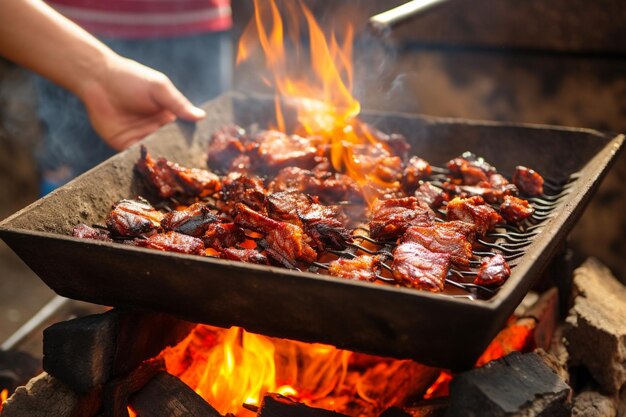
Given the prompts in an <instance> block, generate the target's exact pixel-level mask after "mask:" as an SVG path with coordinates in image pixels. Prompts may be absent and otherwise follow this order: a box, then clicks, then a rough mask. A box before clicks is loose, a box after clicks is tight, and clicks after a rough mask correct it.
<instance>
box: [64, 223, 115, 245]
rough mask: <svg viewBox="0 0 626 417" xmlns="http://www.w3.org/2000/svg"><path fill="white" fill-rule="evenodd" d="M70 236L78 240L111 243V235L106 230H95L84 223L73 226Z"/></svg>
mask: <svg viewBox="0 0 626 417" xmlns="http://www.w3.org/2000/svg"><path fill="white" fill-rule="evenodd" d="M72 236H74V237H77V238H80V239H91V240H100V241H102V242H113V239H112V238H111V233H109V232H108V231H107V230H102V229H96V228H93V227H91V226H87V225H86V224H84V223H81V224H78V225H76V226H74V228H73V229H72Z"/></svg>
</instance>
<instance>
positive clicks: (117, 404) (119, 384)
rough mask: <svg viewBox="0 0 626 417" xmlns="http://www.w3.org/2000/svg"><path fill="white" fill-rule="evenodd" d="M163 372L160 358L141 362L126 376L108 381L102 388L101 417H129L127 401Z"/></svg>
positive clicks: (163, 366)
mask: <svg viewBox="0 0 626 417" xmlns="http://www.w3.org/2000/svg"><path fill="white" fill-rule="evenodd" d="M164 370H165V362H164V361H163V359H162V358H155V359H151V360H149V361H146V362H143V363H142V364H141V365H139V366H138V367H137V368H135V369H134V370H132V371H131V372H129V373H128V374H126V375H124V376H121V377H117V378H115V379H113V380H111V381H109V382H108V383H107V384H106V385H105V387H104V394H103V417H129V415H128V399H129V398H130V396H131V395H133V394H134V393H136V392H138V391H139V390H141V389H142V388H143V387H144V386H145V385H146V384H147V383H148V382H150V380H151V379H152V378H153V377H154V376H155V375H157V374H158V373H160V372H161V371H164Z"/></svg>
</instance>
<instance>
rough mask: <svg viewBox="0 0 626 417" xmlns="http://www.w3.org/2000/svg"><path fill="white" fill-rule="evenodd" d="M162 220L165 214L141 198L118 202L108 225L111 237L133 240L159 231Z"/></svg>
mask: <svg viewBox="0 0 626 417" xmlns="http://www.w3.org/2000/svg"><path fill="white" fill-rule="evenodd" d="M161 220H163V213H161V212H160V211H158V210H156V209H155V208H154V207H152V206H151V205H150V203H148V202H147V201H146V200H144V199H142V198H141V197H140V198H139V199H138V200H121V201H119V202H117V203H116V204H115V205H114V206H113V210H111V212H110V213H109V215H108V216H107V218H106V225H107V228H108V229H109V231H110V232H111V235H113V236H116V237H128V238H132V237H135V236H139V235H145V234H149V233H153V232H155V231H157V230H158V229H160V228H161Z"/></svg>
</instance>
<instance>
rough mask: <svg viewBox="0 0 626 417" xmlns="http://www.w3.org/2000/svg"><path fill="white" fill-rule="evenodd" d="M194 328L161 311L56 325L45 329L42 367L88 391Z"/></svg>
mask: <svg viewBox="0 0 626 417" xmlns="http://www.w3.org/2000/svg"><path fill="white" fill-rule="evenodd" d="M193 326H194V325H193V324H192V323H188V322H185V321H182V320H178V319H176V318H174V317H172V316H169V315H166V314H162V313H140V312H131V311H121V310H111V311H108V312H106V313H104V314H98V315H92V316H86V317H82V318H78V319H74V320H69V321H65V322H61V323H57V324H54V325H52V326H50V327H48V328H47V329H46V330H44V347H43V353H44V358H43V368H44V370H45V371H46V372H48V373H49V374H51V375H53V376H54V377H56V378H58V379H59V380H60V381H62V382H64V383H65V384H67V385H68V386H69V387H71V388H72V389H73V390H74V391H76V392H79V393H86V392H89V391H90V390H92V389H93V388H94V387H96V386H98V385H102V384H104V383H105V382H107V381H108V380H109V379H111V377H114V376H117V375H121V374H124V373H126V372H129V371H130V370H131V369H133V368H135V367H136V366H137V365H139V364H140V363H141V362H143V361H144V360H146V359H150V358H152V357H154V356H156V355H157V354H158V353H159V352H160V351H161V350H163V348H165V347H166V346H171V345H174V344H176V343H178V342H179V341H180V340H181V339H182V338H184V337H185V336H186V335H187V334H188V333H189V331H191V329H192V328H193Z"/></svg>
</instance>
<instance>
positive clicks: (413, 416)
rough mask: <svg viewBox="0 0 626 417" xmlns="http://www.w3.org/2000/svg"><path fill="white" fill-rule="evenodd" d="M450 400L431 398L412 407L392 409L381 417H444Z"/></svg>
mask: <svg viewBox="0 0 626 417" xmlns="http://www.w3.org/2000/svg"><path fill="white" fill-rule="evenodd" d="M448 403H449V400H448V398H447V397H446V398H431V399H429V400H423V401H419V402H417V403H415V404H413V405H411V406H410V407H402V408H399V407H390V408H388V409H387V410H385V411H384V412H383V413H382V414H381V415H380V416H379V417H443V416H444V415H445V413H446V410H447V409H448Z"/></svg>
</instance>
